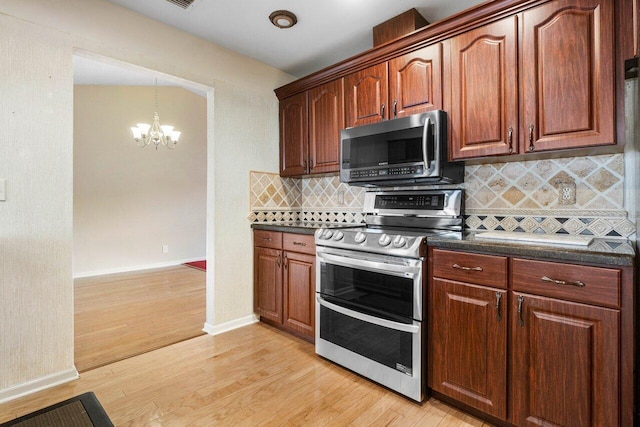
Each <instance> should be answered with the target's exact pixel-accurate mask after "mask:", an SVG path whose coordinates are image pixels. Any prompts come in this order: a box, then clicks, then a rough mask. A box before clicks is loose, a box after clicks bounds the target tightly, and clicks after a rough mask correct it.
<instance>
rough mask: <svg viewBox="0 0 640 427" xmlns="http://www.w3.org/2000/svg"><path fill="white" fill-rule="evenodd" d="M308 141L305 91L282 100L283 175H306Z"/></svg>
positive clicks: (281, 150)
mask: <svg viewBox="0 0 640 427" xmlns="http://www.w3.org/2000/svg"><path fill="white" fill-rule="evenodd" d="M308 141H309V140H308V130H307V93H306V92H305V93H301V94H298V95H294V96H292V97H290V98H287V99H284V100H282V101H280V175H281V176H296V175H304V174H305V173H306V172H307V166H308V165H307V158H308V157H309V154H308V150H309V143H308Z"/></svg>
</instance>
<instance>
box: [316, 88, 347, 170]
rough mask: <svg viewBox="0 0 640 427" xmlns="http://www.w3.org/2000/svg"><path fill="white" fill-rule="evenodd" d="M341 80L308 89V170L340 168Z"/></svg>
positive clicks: (341, 125) (342, 91) (342, 90)
mask: <svg viewBox="0 0 640 427" xmlns="http://www.w3.org/2000/svg"><path fill="white" fill-rule="evenodd" d="M342 84H343V80H342V79H339V80H335V81H332V82H329V83H326V84H323V85H322V86H319V87H317V88H313V89H311V90H309V152H310V153H309V170H310V172H311V173H326V172H337V171H339V170H340V130H342V129H344V96H343V94H344V88H343V86H342Z"/></svg>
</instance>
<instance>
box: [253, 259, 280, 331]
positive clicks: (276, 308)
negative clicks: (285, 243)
mask: <svg viewBox="0 0 640 427" xmlns="http://www.w3.org/2000/svg"><path fill="white" fill-rule="evenodd" d="M253 294H254V295H253V307H254V311H255V313H256V314H258V315H259V316H261V317H264V318H267V319H269V320H272V321H274V322H278V323H280V322H282V251H281V250H279V249H270V248H261V247H255V248H254V249H253Z"/></svg>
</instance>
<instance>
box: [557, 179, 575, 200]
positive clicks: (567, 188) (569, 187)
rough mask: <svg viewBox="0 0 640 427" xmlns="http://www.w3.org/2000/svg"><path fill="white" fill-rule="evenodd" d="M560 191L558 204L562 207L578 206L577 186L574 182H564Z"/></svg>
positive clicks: (559, 187) (560, 186)
mask: <svg viewBox="0 0 640 427" xmlns="http://www.w3.org/2000/svg"><path fill="white" fill-rule="evenodd" d="M558 190H559V191H560V194H559V196H558V197H559V200H558V203H560V204H561V205H575V204H576V184H575V183H572V182H563V183H561V184H560V185H559V186H558Z"/></svg>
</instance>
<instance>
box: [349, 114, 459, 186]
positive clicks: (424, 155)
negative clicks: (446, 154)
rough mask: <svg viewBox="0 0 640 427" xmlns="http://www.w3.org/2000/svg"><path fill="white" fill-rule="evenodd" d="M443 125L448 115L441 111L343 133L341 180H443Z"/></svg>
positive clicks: (356, 182)
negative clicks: (441, 164)
mask: <svg viewBox="0 0 640 427" xmlns="http://www.w3.org/2000/svg"><path fill="white" fill-rule="evenodd" d="M443 126H446V114H445V113H444V111H440V110H438V111H431V112H428V113H422V114H415V115H412V116H408V117H403V118H399V119H393V120H388V121H384V122H379V123H374V124H371V125H365V126H358V127H354V128H348V129H345V130H343V131H342V132H341V145H340V150H341V162H340V180H341V181H343V182H349V183H352V184H363V183H375V182H376V181H389V180H403V179H404V180H407V179H409V180H411V179H413V180H416V179H420V180H424V179H427V178H433V179H436V178H440V176H441V167H440V159H441V149H442V144H443V143H444V144H446V134H445V133H444V132H446V131H445V130H444V129H443ZM443 136H444V138H443Z"/></svg>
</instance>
